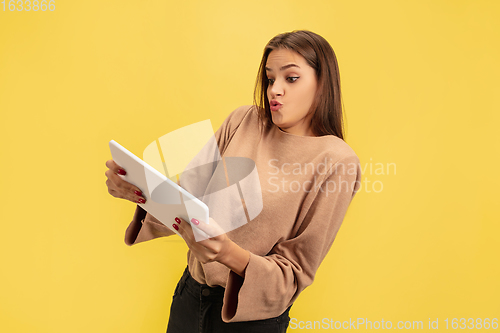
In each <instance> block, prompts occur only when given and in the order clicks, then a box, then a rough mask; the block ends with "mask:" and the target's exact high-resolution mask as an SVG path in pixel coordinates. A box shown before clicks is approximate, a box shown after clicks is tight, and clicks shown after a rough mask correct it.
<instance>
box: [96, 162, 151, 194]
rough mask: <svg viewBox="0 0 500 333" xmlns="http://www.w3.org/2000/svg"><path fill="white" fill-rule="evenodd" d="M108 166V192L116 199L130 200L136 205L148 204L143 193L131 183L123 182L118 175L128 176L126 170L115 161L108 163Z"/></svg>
mask: <svg viewBox="0 0 500 333" xmlns="http://www.w3.org/2000/svg"><path fill="white" fill-rule="evenodd" d="M106 166H107V167H108V168H109V170H106V177H108V180H106V186H108V192H109V194H111V195H112V196H114V197H115V198H122V199H126V200H130V201H132V202H134V203H146V199H145V198H144V196H143V195H142V191H141V190H140V189H139V188H138V187H137V186H134V185H132V184H130V183H129V182H127V181H125V180H123V179H122V178H121V177H120V176H118V175H126V174H127V173H126V172H125V170H124V169H123V168H122V167H120V166H119V165H118V164H116V162H115V161H113V160H108V161H106Z"/></svg>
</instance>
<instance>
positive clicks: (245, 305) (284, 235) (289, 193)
mask: <svg viewBox="0 0 500 333" xmlns="http://www.w3.org/2000/svg"><path fill="white" fill-rule="evenodd" d="M342 117H343V116H342V104H341V94H340V79H339V69H338V65H337V60H336V57H335V54H334V52H333V49H332V48H331V46H330V45H329V44H328V42H327V41H326V40H325V39H324V38H322V37H321V36H319V35H317V34H315V33H313V32H310V31H303V30H302V31H293V32H290V33H284V34H280V35H278V36H276V37H274V38H273V39H271V41H269V43H268V44H267V46H266V47H265V49H264V55H263V57H262V61H261V64H260V68H259V73H258V78H257V84H256V89H255V105H253V106H242V107H240V108H238V109H236V110H235V111H233V112H232V113H231V114H230V115H229V117H228V118H227V119H226V120H225V121H224V123H223V124H222V126H221V127H220V128H219V130H218V131H217V132H216V134H215V138H216V140H217V144H218V148H219V151H220V154H221V156H222V157H223V158H229V157H244V158H249V159H251V160H252V161H253V162H255V166H256V168H257V170H258V177H259V180H260V188H261V195H262V210H261V211H260V214H259V215H258V216H257V217H255V218H253V219H251V220H250V219H249V221H248V223H246V224H244V225H242V226H241V227H239V228H236V229H234V230H231V231H229V232H227V233H222V234H220V235H217V236H215V237H211V238H208V239H205V240H202V241H198V242H197V241H196V240H195V237H194V236H193V228H200V229H202V230H203V229H204V228H206V225H205V224H203V223H201V224H200V223H199V222H198V221H196V220H192V221H190V222H191V223H188V222H187V221H184V220H182V219H181V218H176V219H175V221H172V226H173V227H174V228H175V229H176V230H178V231H179V233H180V234H181V235H182V238H183V239H184V241H185V242H186V244H187V246H188V247H189V252H188V267H187V268H186V270H185V272H184V274H183V276H182V278H181V280H180V281H179V283H178V285H177V288H176V290H175V293H174V298H173V302H172V306H171V312H170V320H169V324H168V328H167V332H168V333H176V332H182V333H188V332H259V333H261V332H285V331H286V328H287V327H288V323H289V319H290V318H289V316H288V312H289V310H290V307H291V305H292V304H293V302H294V301H295V300H296V299H297V297H298V295H299V294H300V292H301V291H302V290H304V288H306V287H307V286H308V285H310V284H311V283H312V281H313V279H314V275H315V273H316V271H317V269H318V267H319V265H320V263H321V261H322V260H323V258H324V257H325V255H326V254H327V252H328V250H329V249H330V247H331V245H332V243H333V241H334V239H335V236H336V234H337V231H338V230H339V228H340V225H341V223H342V220H343V218H344V215H345V213H346V211H347V208H348V206H349V204H350V202H351V200H352V198H353V197H354V195H355V193H356V192H357V191H358V189H359V187H360V179H361V169H360V167H359V160H358V157H357V156H356V154H355V152H354V151H353V150H352V149H351V148H350V147H349V146H348V145H347V144H346V143H345V142H344V140H343V139H344V134H343V123H342ZM106 165H107V166H108V168H109V170H107V171H106V176H107V177H108V180H107V185H108V189H109V193H110V194H111V195H113V196H115V197H117V198H124V199H128V200H130V201H132V202H137V203H138V202H144V201H145V199H144V197H143V196H142V193H141V192H140V190H139V189H138V188H136V187H134V186H133V185H131V184H129V183H127V182H125V181H123V180H122V179H121V178H120V177H119V176H118V175H119V174H124V173H125V170H123V169H121V168H120V166H118V165H117V164H116V163H115V162H114V161H112V160H109V161H107V162H106ZM182 185H183V184H182V181H181V186H182ZM247 208H248V207H247ZM247 215H248V214H247ZM212 222H214V223H216V222H217V221H212ZM171 234H173V233H172V232H171V231H170V230H169V229H168V228H167V227H166V226H165V225H163V224H162V223H161V222H159V221H158V220H156V219H155V218H154V217H152V216H151V215H149V214H147V213H146V212H145V211H144V210H142V209H141V208H140V207H137V209H136V212H135V215H134V218H133V220H132V222H131V223H130V225H129V227H128V228H127V231H126V238H125V242H126V243H127V244H128V245H132V244H136V243H139V242H143V241H147V240H150V239H153V238H157V237H161V236H168V235H171Z"/></svg>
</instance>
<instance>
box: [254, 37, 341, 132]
mask: <svg viewBox="0 0 500 333" xmlns="http://www.w3.org/2000/svg"><path fill="white" fill-rule="evenodd" d="M278 49H287V50H291V51H294V52H297V53H298V54H300V55H301V56H302V57H304V59H305V60H306V61H307V63H308V64H309V66H311V67H312V68H314V70H315V72H316V78H317V80H318V89H317V91H316V96H315V98H314V102H313V104H312V105H311V109H310V110H309V112H313V116H312V118H311V129H312V131H313V133H314V134H315V135H316V136H323V135H329V134H331V135H335V136H337V137H339V138H341V139H342V140H344V123H343V115H342V101H341V95H340V74H339V67H338V64H337V57H336V56H335V52H334V51H333V49H332V47H331V46H330V44H329V43H328V42H327V41H326V40H325V39H324V38H323V37H321V36H320V35H318V34H315V33H314V32H311V31H307V30H295V31H292V32H286V33H283V34H279V35H277V36H276V37H274V38H273V39H271V40H270V41H269V43H267V45H266V47H265V49H264V54H263V56H262V61H261V62H260V66H259V73H258V75H257V80H256V82H255V90H254V104H255V105H256V106H257V107H258V110H259V111H258V112H259V119H260V120H261V123H262V125H263V126H264V128H270V127H271V126H272V117H271V108H270V106H269V99H268V98H267V87H268V85H269V82H268V79H267V75H266V63H267V58H268V57H269V54H270V53H271V51H273V50H278Z"/></svg>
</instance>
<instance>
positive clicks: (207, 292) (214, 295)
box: [179, 267, 225, 301]
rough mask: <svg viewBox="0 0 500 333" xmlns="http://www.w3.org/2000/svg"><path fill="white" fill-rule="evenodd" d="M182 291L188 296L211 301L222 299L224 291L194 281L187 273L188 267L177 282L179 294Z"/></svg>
mask: <svg viewBox="0 0 500 333" xmlns="http://www.w3.org/2000/svg"><path fill="white" fill-rule="evenodd" d="M183 289H186V290H187V291H188V292H189V293H190V294H192V295H194V296H196V297H205V298H211V299H214V300H215V299H220V300H221V301H222V299H223V298H224V291H225V289H224V288H223V287H221V286H217V287H210V286H209V285H207V284H201V283H199V282H198V281H196V280H195V279H194V278H193V277H192V276H191V274H190V273H189V269H188V267H186V269H185V270H184V273H183V274H182V277H181V280H180V281H179V293H181V292H182V290H183Z"/></svg>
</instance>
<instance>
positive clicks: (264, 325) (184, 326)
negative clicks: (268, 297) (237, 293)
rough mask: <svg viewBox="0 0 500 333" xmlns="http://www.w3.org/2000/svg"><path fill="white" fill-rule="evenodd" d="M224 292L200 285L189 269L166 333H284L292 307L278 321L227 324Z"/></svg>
mask: <svg viewBox="0 0 500 333" xmlns="http://www.w3.org/2000/svg"><path fill="white" fill-rule="evenodd" d="M223 298H224V288H222V287H214V288H212V287H209V286H208V285H206V284H199V283H198V282H197V281H196V280H195V279H193V278H192V277H191V274H189V271H188V269H187V268H186V270H185V271H184V274H183V275H182V278H181V280H180V281H179V283H178V284H177V287H176V288H175V292H174V296H173V300H172V306H171V307H170V319H169V321H168V327H167V333H195V332H196V333H228V332H230V333H285V332H286V329H287V327H288V323H289V321H290V317H289V316H288V312H289V311H290V308H291V306H290V307H289V308H288V309H286V311H285V312H283V314H281V315H280V316H278V317H275V318H270V319H263V320H255V321H244V322H236V323H225V322H223V321H222V318H221V311H222V302H223Z"/></svg>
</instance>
